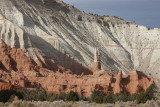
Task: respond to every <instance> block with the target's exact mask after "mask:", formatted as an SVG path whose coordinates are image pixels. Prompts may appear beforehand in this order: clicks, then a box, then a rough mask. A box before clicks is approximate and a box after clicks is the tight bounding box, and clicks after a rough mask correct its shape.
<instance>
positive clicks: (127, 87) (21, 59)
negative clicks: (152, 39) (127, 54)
mask: <svg viewBox="0 0 160 107" xmlns="http://www.w3.org/2000/svg"><path fill="white" fill-rule="evenodd" d="M0 55H1V56H0V90H3V89H14V90H21V89H24V88H26V89H28V90H35V89H36V87H37V86H40V87H41V88H42V89H45V90H46V91H47V92H48V93H57V94H59V93H60V92H66V93H68V92H70V91H71V90H73V91H76V92H78V93H79V95H81V96H87V97H89V96H90V95H91V91H93V90H99V91H103V92H104V94H108V93H112V94H113V93H120V92H127V93H130V94H133V93H140V92H141V91H143V90H146V89H147V88H148V87H149V86H150V85H151V84H153V83H155V79H153V78H152V77H148V76H146V75H145V74H143V73H142V72H138V71H133V72H130V74H129V75H122V72H119V73H118V74H112V73H105V72H104V71H103V70H99V69H97V70H94V71H92V70H91V71H92V73H91V74H89V75H85V72H84V73H81V75H76V74H74V72H72V71H71V70H65V69H64V68H63V67H61V66H59V65H57V64H56V63H55V64H54V65H53V66H54V68H55V70H49V69H47V68H43V67H42V66H41V64H36V62H34V60H32V59H31V58H30V57H27V56H26V55H25V54H24V52H23V50H22V49H20V48H18V49H16V48H10V46H8V45H6V44H5V43H4V42H3V41H2V40H0ZM79 68H81V67H79ZM83 68H84V67H82V69H81V70H82V71H83ZM56 69H57V70H56ZM86 69H87V68H86Z"/></svg>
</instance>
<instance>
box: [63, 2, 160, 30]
mask: <svg viewBox="0 0 160 107" xmlns="http://www.w3.org/2000/svg"><path fill="white" fill-rule="evenodd" d="M61 1H64V2H65V3H67V4H71V5H73V6H74V7H76V8H78V9H80V10H81V11H85V12H87V13H94V14H99V15H109V16H118V17H121V18H123V19H125V20H126V21H135V22H136V23H137V24H138V25H144V26H146V27H149V28H160V0H61Z"/></svg>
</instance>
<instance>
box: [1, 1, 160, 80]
mask: <svg viewBox="0 0 160 107" xmlns="http://www.w3.org/2000/svg"><path fill="white" fill-rule="evenodd" d="M159 37H160V30H159V29H148V28H146V27H144V26H139V25H137V24H136V23H133V22H126V21H124V20H121V19H118V18H111V17H101V16H96V15H91V14H87V13H84V12H81V11H79V10H78V9H76V8H74V7H73V6H70V5H67V4H65V3H62V2H61V1H59V0H0V38H1V39H3V40H4V41H5V42H6V43H7V44H8V45H10V46H11V47H15V48H21V49H23V50H24V52H25V54H26V55H28V56H30V57H31V58H33V59H34V61H35V62H36V63H37V64H38V63H41V64H42V66H43V67H47V68H49V69H50V70H54V67H52V66H51V65H52V64H53V63H54V62H53V60H54V61H55V62H56V63H58V64H59V65H61V66H63V67H65V68H67V69H72V71H74V72H77V67H74V68H73V64H75V62H77V63H76V65H75V66H78V67H79V66H81V64H82V65H83V66H86V67H88V66H90V67H91V66H92V62H93V60H94V57H93V56H94V55H93V54H94V48H95V47H98V48H99V49H100V51H101V56H102V58H101V61H102V69H104V70H106V71H108V72H117V71H118V69H122V71H123V73H128V72H130V71H131V70H133V69H137V70H140V71H143V72H145V73H148V74H152V76H154V77H157V78H159V75H160V74H159V73H158V72H159V70H160V69H159V67H160V63H159V58H160V56H159V55H160V54H159V53H160V51H159V42H160V41H159ZM66 56H68V57H66ZM51 59H52V60H51ZM77 64H78V65H77ZM79 64H80V65H79ZM79 68H81V67H79ZM80 71H81V70H80Z"/></svg>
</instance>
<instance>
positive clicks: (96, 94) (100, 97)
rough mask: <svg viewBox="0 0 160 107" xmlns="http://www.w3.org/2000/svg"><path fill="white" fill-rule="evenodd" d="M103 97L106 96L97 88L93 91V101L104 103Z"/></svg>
mask: <svg viewBox="0 0 160 107" xmlns="http://www.w3.org/2000/svg"><path fill="white" fill-rule="evenodd" d="M103 97H104V94H103V92H100V91H96V90H94V91H92V95H91V100H92V101H93V102H96V103H102V102H103Z"/></svg>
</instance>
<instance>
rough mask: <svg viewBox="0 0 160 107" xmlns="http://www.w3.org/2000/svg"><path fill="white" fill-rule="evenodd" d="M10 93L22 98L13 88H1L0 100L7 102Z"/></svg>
mask: <svg viewBox="0 0 160 107" xmlns="http://www.w3.org/2000/svg"><path fill="white" fill-rule="evenodd" d="M12 95H16V96H17V97H18V98H19V99H22V98H23V95H22V94H21V93H19V92H16V91H14V90H2V91H0V102H7V101H8V100H9V99H10V97H11V96H12Z"/></svg>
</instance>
